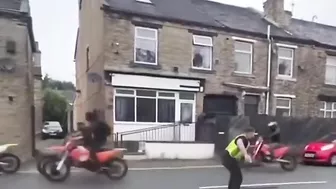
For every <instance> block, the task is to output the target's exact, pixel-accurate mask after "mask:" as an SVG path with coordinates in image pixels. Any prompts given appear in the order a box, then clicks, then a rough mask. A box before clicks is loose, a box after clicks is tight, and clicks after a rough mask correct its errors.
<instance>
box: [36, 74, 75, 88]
mask: <svg viewBox="0 0 336 189" xmlns="http://www.w3.org/2000/svg"><path fill="white" fill-rule="evenodd" d="M42 86H43V89H45V88H51V89H55V90H73V91H74V90H75V89H76V88H75V85H74V84H73V83H72V82H70V81H59V80H54V79H52V78H50V77H49V75H48V74H46V75H45V76H44V78H43V82H42Z"/></svg>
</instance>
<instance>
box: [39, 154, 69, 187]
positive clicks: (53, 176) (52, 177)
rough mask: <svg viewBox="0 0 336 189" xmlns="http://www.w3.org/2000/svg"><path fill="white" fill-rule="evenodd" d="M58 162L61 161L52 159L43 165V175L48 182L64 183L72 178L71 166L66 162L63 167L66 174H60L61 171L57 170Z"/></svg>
mask: <svg viewBox="0 0 336 189" xmlns="http://www.w3.org/2000/svg"><path fill="white" fill-rule="evenodd" d="M58 162H59V159H56V158H50V159H47V160H45V162H44V163H43V165H42V173H43V175H44V176H45V177H46V179H47V180H49V181H51V182H64V181H65V180H66V179H67V178H68V177H69V176H70V171H71V165H70V164H69V163H67V162H64V165H63V167H64V169H65V173H59V171H57V170H56V167H57V163H58ZM47 168H50V173H49V172H48V170H47ZM60 174H62V175H60ZM59 175H60V176H59Z"/></svg>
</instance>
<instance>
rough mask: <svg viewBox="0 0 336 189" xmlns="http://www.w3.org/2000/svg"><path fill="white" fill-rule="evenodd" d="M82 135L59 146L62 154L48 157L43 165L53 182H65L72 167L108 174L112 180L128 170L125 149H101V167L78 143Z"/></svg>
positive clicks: (44, 170)
mask: <svg viewBox="0 0 336 189" xmlns="http://www.w3.org/2000/svg"><path fill="white" fill-rule="evenodd" d="M80 139H81V137H74V138H71V139H69V141H68V142H66V144H65V146H63V147H62V149H61V148H60V147H57V150H59V151H61V155H58V156H57V158H48V159H46V160H45V162H44V163H43V165H42V173H43V175H44V176H45V177H46V178H47V179H48V180H49V181H52V182H63V181H65V180H66V179H67V178H68V177H69V176H70V169H71V167H77V168H84V169H86V170H88V171H91V172H96V173H100V174H104V175H106V176H107V177H108V178H110V179H111V180H120V179H122V178H124V177H125V176H126V174H127V172H128V165H127V163H126V161H125V160H124V159H123V156H124V151H125V149H113V150H110V149H101V150H100V152H98V153H97V154H96V155H97V158H98V161H99V163H100V167H97V166H95V165H94V163H93V162H92V161H91V160H90V152H89V150H87V149H86V148H85V147H83V146H82V145H79V144H76V143H77V142H78V140H80Z"/></svg>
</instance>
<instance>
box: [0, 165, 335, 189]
mask: <svg viewBox="0 0 336 189" xmlns="http://www.w3.org/2000/svg"><path fill="white" fill-rule="evenodd" d="M143 163H144V162H143ZM156 163H157V164H159V165H157V166H156V169H151V168H152V167H150V165H153V164H154V163H153V162H147V164H145V163H144V164H142V165H145V166H146V167H142V168H141V165H140V164H138V165H136V166H131V168H130V171H129V173H128V175H127V176H126V177H125V178H124V179H123V180H121V181H111V180H109V179H108V178H106V177H105V176H104V175H97V174H95V173H90V172H87V171H85V170H78V169H77V170H76V171H73V172H72V173H71V175H70V177H69V179H68V180H66V181H65V182H64V183H50V182H48V181H47V180H46V179H45V178H44V177H43V176H41V175H39V174H38V173H37V172H36V171H33V170H32V169H26V170H22V171H21V172H19V173H17V174H14V175H3V176H1V177H0V188H1V189H27V187H29V188H34V189H46V188H48V189H69V188H71V189H92V188H99V189H219V188H226V185H227V181H228V177H229V174H228V172H227V171H226V169H225V168H223V167H220V166H218V167H214V166H213V165H209V166H207V165H199V166H197V165H193V166H190V164H189V166H186V165H185V164H186V163H187V162H186V161H184V163H185V164H183V166H175V167H173V169H171V167H169V166H168V167H166V168H165V167H163V166H167V164H166V165H165V164H164V163H163V162H160V163H159V162H156ZM134 164H135V163H134ZM171 164H172V163H171ZM25 171H26V172H25ZM334 172H335V168H334V167H317V166H299V167H298V169H297V170H296V171H294V172H284V171H283V170H281V169H280V168H279V166H271V167H258V168H256V167H253V168H244V169H243V175H244V183H243V184H244V187H242V188H256V189H257V188H264V189H271V188H272V189H274V188H278V189H322V188H323V189H334V188H335V186H336V181H334V180H335V179H334V174H333V173H334Z"/></svg>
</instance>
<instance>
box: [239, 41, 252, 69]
mask: <svg viewBox="0 0 336 189" xmlns="http://www.w3.org/2000/svg"><path fill="white" fill-rule="evenodd" d="M252 51H253V45H252V43H248V42H243V41H235V63H236V64H235V72H237V73H243V74H252V56H253V54H252V53H253V52H252Z"/></svg>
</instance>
